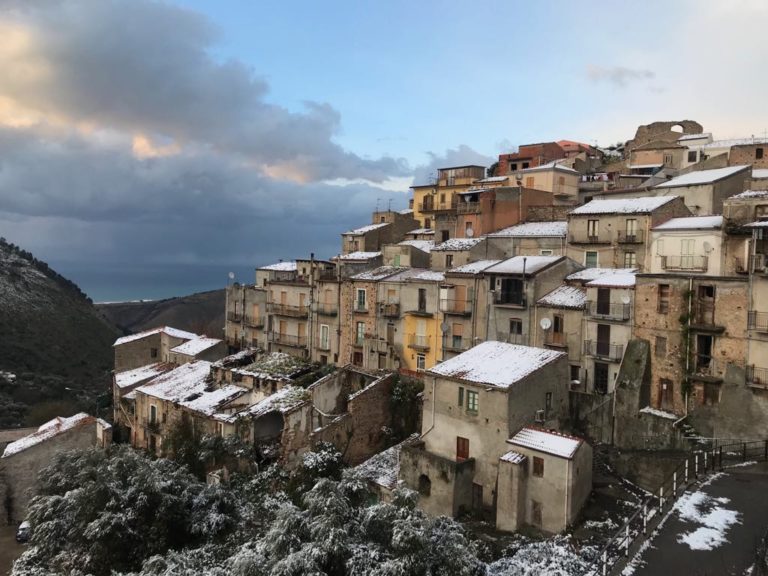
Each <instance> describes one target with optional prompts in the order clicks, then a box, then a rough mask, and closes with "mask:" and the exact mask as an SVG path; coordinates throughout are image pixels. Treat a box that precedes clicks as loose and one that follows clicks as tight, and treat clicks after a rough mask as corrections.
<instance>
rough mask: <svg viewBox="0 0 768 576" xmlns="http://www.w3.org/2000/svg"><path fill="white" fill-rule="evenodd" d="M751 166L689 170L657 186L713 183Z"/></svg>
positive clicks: (670, 186)
mask: <svg viewBox="0 0 768 576" xmlns="http://www.w3.org/2000/svg"><path fill="white" fill-rule="evenodd" d="M750 169H751V166H728V167H727V168H715V169H714V170H699V171H698V172H688V174H683V175H682V176H677V177H675V178H672V180H669V181H667V182H662V183H661V184H657V185H656V186H655V187H656V188H676V187H680V186H700V185H702V184H712V183H714V182H718V181H719V180H723V179H725V178H730V177H731V176H733V175H735V174H738V173H739V172H746V171H747V170H750Z"/></svg>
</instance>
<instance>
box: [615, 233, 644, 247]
mask: <svg viewBox="0 0 768 576" xmlns="http://www.w3.org/2000/svg"><path fill="white" fill-rule="evenodd" d="M644 234H645V232H644V231H643V230H619V231H618V234H617V237H616V241H617V242H618V243H619V244H642V243H643V242H644V239H645V235H644Z"/></svg>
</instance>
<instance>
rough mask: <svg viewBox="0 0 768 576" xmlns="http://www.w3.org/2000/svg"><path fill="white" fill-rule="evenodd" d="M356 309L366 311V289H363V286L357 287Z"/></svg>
mask: <svg viewBox="0 0 768 576" xmlns="http://www.w3.org/2000/svg"><path fill="white" fill-rule="evenodd" d="M355 309H356V310H363V311H365V309H366V304H365V289H362V288H358V289H357V300H356V304H355Z"/></svg>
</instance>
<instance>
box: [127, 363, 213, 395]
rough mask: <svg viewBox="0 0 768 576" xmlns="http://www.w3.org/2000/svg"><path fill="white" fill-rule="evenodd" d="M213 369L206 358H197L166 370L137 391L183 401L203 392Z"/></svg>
mask: <svg viewBox="0 0 768 576" xmlns="http://www.w3.org/2000/svg"><path fill="white" fill-rule="evenodd" d="M210 371H211V363H210V362H206V361H205V360H196V361H194V362H189V363H188V364H182V365H181V366H179V367H178V368H174V369H173V370H171V371H170V372H166V373H165V374H162V375H160V376H158V377H156V378H155V379H154V380H152V381H151V382H149V383H148V384H144V385H143V386H139V387H138V388H136V392H140V393H142V394H146V395H147V396H152V397H153V398H159V399H160V400H168V401H170V402H181V401H182V400H184V399H186V398H188V397H189V396H190V395H192V394H195V393H197V392H203V391H204V390H205V388H206V387H207V386H208V382H207V380H208V374H209V373H210Z"/></svg>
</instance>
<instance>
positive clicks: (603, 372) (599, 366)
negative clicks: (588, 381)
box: [595, 343, 608, 394]
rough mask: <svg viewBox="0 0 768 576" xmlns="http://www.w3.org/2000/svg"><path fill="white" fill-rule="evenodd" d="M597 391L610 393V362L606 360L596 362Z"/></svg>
mask: <svg viewBox="0 0 768 576" xmlns="http://www.w3.org/2000/svg"><path fill="white" fill-rule="evenodd" d="M598 345H599V343H598ZM595 392H597V393H598V394H607V393H608V364H606V363H605V362H595Z"/></svg>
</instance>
